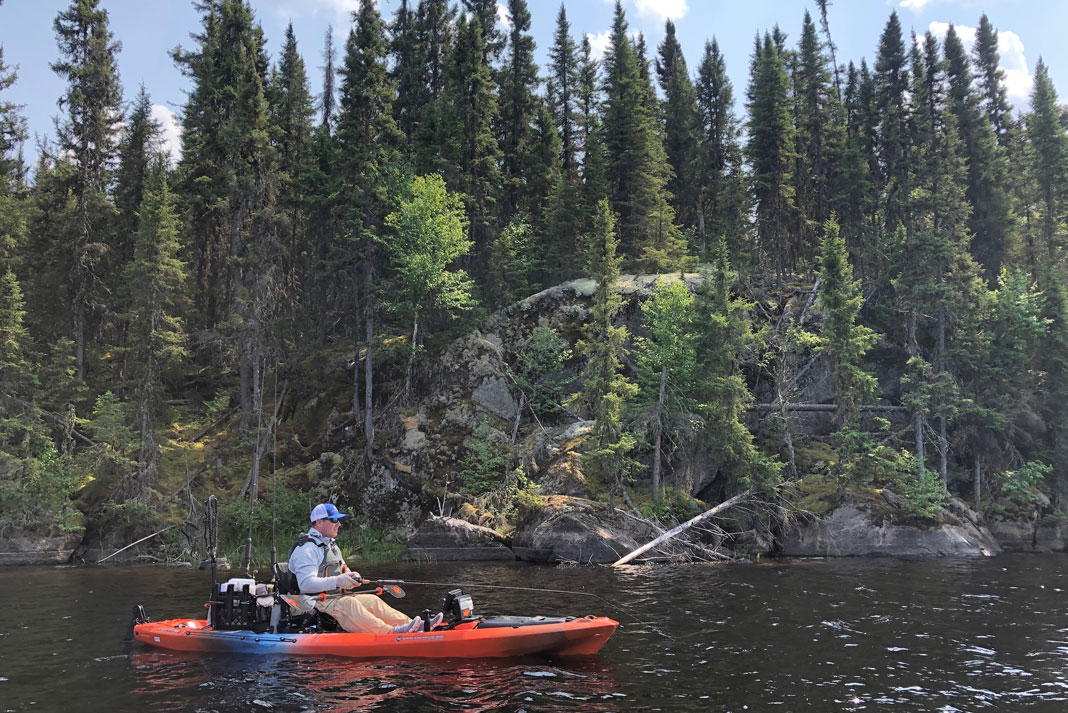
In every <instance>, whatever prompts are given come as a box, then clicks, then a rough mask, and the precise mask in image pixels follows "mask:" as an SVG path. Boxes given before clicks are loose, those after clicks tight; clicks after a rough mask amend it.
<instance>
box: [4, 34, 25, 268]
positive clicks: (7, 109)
mask: <svg viewBox="0 0 1068 713" xmlns="http://www.w3.org/2000/svg"><path fill="white" fill-rule="evenodd" d="M16 78H17V75H16V73H15V71H14V70H13V69H11V68H9V67H8V66H7V65H5V64H4V48H3V47H0V93H2V92H3V91H4V90H5V89H7V88H9V87H10V86H11V85H12V84H14V83H15V80H16ZM19 109H20V107H19V106H18V105H16V104H13V103H11V102H8V101H5V100H4V99H3V95H2V94H0V263H2V264H4V265H6V266H8V267H9V268H10V266H11V265H13V264H14V262H15V250H16V248H19V247H21V245H22V241H23V239H24V236H25V232H26V215H25V206H24V201H25V196H24V195H23V193H24V186H23V176H22V173H23V169H22V160H21V158H20V155H19V153H18V150H19V147H20V146H21V144H22V142H23V141H25V140H26V121H25V119H23V118H22V116H21V115H20V114H19Z"/></svg>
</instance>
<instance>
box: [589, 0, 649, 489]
mask: <svg viewBox="0 0 1068 713" xmlns="http://www.w3.org/2000/svg"><path fill="white" fill-rule="evenodd" d="M616 7H617V9H618V7H619V6H618V5H617V6H616ZM617 246H618V241H617V239H616V233H615V220H614V219H613V216H612V209H611V208H610V207H609V204H608V201H607V200H601V201H600V203H598V205H597V214H596V218H595V221H594V229H593V231H592V232H591V233H590V234H589V235H588V237H587V244H586V246H585V248H586V260H587V271H588V274H589V275H590V277H591V278H592V279H593V280H595V281H596V282H597V290H596V291H595V292H594V295H593V306H592V308H591V310H590V322H589V324H588V325H587V326H586V328H585V331H584V334H583V338H582V340H581V341H580V342H579V343H578V345H577V346H576V348H575V351H576V353H577V354H579V355H581V356H585V357H586V358H587V362H586V368H585V369H584V370H583V372H582V389H581V391H580V392H579V394H578V396H577V400H578V401H579V403H581V404H582V405H583V406H585V408H586V410H587V412H588V413H589V414H590V416H592V417H593V419H594V424H593V430H592V431H591V432H590V435H589V437H588V439H589V444H590V445H588V446H587V448H586V453H585V455H584V456H583V457H582V468H583V470H584V471H585V472H586V473H587V475H588V477H589V478H590V480H591V482H592V483H594V484H595V485H596V486H597V487H599V488H603V489H605V490H607V491H608V503H609V507H610V508H614V507H615V496H616V493H617V492H619V491H620V490H621V489H622V486H623V483H624V482H625V481H626V479H627V478H628V477H629V474H630V471H631V469H632V462H631V460H630V458H629V457H628V453H630V451H631V450H632V449H633V448H634V437H633V436H632V435H630V434H629V433H626V432H625V431H624V429H623V407H624V405H625V404H626V402H627V400H628V399H630V398H632V397H633V396H634V394H635V393H636V392H637V387H636V386H635V385H634V383H633V382H631V381H629V380H628V379H627V378H626V377H625V376H624V375H623V373H622V368H623V358H624V357H625V355H626V341H627V336H628V332H627V328H626V327H624V326H616V323H615V322H616V316H617V314H618V313H619V308H620V305H621V301H622V300H621V298H620V296H619V293H618V292H617V291H616V287H615V285H616V280H617V279H618V278H619V267H620V264H621V263H622V258H620V257H619V256H618V254H617V252H616V249H617Z"/></svg>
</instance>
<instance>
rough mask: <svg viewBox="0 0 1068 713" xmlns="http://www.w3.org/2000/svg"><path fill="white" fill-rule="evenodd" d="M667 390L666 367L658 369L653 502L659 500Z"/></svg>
mask: <svg viewBox="0 0 1068 713" xmlns="http://www.w3.org/2000/svg"><path fill="white" fill-rule="evenodd" d="M666 388H667V367H663V368H661V369H660V397H659V398H658V399H657V402H656V435H655V436H654V445H653V500H659V499H660V467H661V466H660V459H661V455H660V446H661V442H662V440H663V437H664V391H665V390H666Z"/></svg>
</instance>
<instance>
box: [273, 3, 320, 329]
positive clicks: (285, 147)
mask: <svg viewBox="0 0 1068 713" xmlns="http://www.w3.org/2000/svg"><path fill="white" fill-rule="evenodd" d="M267 98H268V101H269V105H270V122H271V144H272V145H273V147H274V154H275V160H276V161H277V171H276V179H275V180H276V181H277V182H278V186H279V187H280V189H281V195H280V200H279V206H278V207H279V213H278V222H279V225H278V231H279V234H280V236H281V241H282V248H283V250H284V256H285V264H284V265H283V271H284V273H285V281H286V284H287V285H288V286H290V289H295V285H296V284H297V283H298V281H299V277H298V271H299V269H300V267H301V266H302V265H303V264H305V262H306V260H305V259H304V256H303V255H302V253H303V252H304V250H305V246H306V239H305V231H306V225H305V220H306V218H305V215H304V213H303V210H302V205H303V203H304V201H303V200H302V197H301V193H302V192H303V189H304V186H303V184H302V183H301V171H302V169H303V163H304V161H305V159H306V156H307V153H308V146H309V144H310V142H311V132H312V117H313V116H314V115H315V107H314V104H313V101H312V95H311V89H310V88H309V86H308V75H307V73H306V72H305V70H304V60H303V59H302V58H301V56H300V54H299V53H298V51H297V39H296V36H295V35H294V33H293V24H292V23H290V24H289V25H288V26H287V27H286V32H285V40H284V41H283V44H282V56H281V57H280V58H279V60H278V64H277V65H276V66H275V67H274V69H273V70H272V71H271V79H270V83H269V85H268V87H267ZM287 311H291V310H290V309H288V308H287Z"/></svg>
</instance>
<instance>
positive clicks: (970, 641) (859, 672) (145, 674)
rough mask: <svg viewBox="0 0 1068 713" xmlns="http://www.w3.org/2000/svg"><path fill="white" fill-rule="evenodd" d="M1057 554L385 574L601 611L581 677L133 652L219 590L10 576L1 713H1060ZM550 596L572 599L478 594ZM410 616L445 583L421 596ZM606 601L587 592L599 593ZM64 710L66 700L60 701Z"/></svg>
mask: <svg viewBox="0 0 1068 713" xmlns="http://www.w3.org/2000/svg"><path fill="white" fill-rule="evenodd" d="M1065 563H1068V559H1065V558H1063V557H1059V556H1002V557H999V558H996V559H993V560H981V561H932V562H923V561H919V562H917V561H911V562H910V561H897V560H826V561H824V560H808V561H795V562H772V563H764V564H760V565H739V566H704V565H702V566H691V567H679V568H644V567H639V568H632V569H627V570H624V571H620V572H616V571H612V570H607V569H575V568H555V569H553V568H538V567H528V566H521V565H496V564H486V565H459V564H458V565H437V566H431V565H391V566H388V567H383V568H381V571H376V572H374V573H373V574H376V575H380V576H390V577H399V578H402V579H409V580H429V581H436V582H456V583H458V584H464V585H465V586H466V588H467V589H468V591H470V592H472V593H474V595H475V604H476V609H478V610H479V611H481V612H482V613H485V614H545V615H564V614H574V615H580V616H581V615H585V614H605V615H608V616H612V617H613V618H616V619H618V620H619V621H620V622H622V624H623V626H622V628H621V629H620V630H619V631H618V632H617V633H616V635H615V637H613V639H612V640H611V641H609V642H608V644H607V646H606V647H605V648H604V649H603V651H602V652H601V654H600V655H598V656H595V657H591V658H586V659H557V660H549V659H544V658H533V659H525V660H505V661H495V660H490V661H469V660H451V661H441V660H433V661H421V660H401V661H386V660H348V659H340V658H284V657H256V656H222V655H203V654H179V653H170V652H165V651H156V650H151V649H148V648H145V647H143V646H141V645H140V644H133V645H130V644H125V643H124V642H123V634H124V633H125V631H126V629H127V627H128V624H129V618H130V607H131V605H132V604H134V603H137V602H143V603H144V604H145V606H146V608H147V609H148V612H149V614H150V615H153V616H157V617H161V618H163V617H171V616H187V615H192V614H195V613H197V612H203V600H204V597H205V595H206V593H207V579H208V578H207V575H205V574H204V573H201V572H188V571H174V570H161V569H150V568H140V569H134V568H128V569H107V568H66V569H63V568H61V569H35V570H0V596H2V597H3V600H4V602H5V603H7V606H5V607H2V608H0V713H3V711H9V710H10V711H63V712H64V713H70V712H72V711H73V712H74V713H81V712H82V711H85V712H88V713H91V712H95V711H101V712H105V711H106V712H107V713H126V712H130V713H133V712H134V711H137V712H138V713H140V712H141V711H167V712H168V713H178V712H180V711H203V712H204V713H208V712H209V711H215V712H217V713H231V712H237V711H242V712H244V711H260V712H262V711H293V712H298V711H300V712H303V711H308V712H310V711H316V712H319V711H334V712H338V713H340V712H343V711H345V712H347V711H353V710H359V711H383V712H407V711H444V710H453V709H459V710H467V711H510V712H513V713H514V712H515V711H526V712H527V713H534V711H577V710H581V711H632V710H634V711H637V710H640V711H652V710H661V711H694V710H700V711H716V712H726V711H732V712H740V711H745V710H748V711H766V710H772V711H813V712H815V713H831V712H832V711H833V712H834V713H839V712H842V711H888V710H890V711H909V712H912V711H915V712H920V711H924V712H926V711H946V712H947V713H948V712H950V711H983V710H991V711H995V710H996V711H1050V712H1054V711H1056V712H1057V713H1062V711H1065V710H1068V679H1066V678H1065V676H1064V671H1065V663H1066V661H1068V605H1066V602H1065V590H1068V578H1066V577H1065V575H1064V571H1065V566H1064V565H1065ZM479 584H494V585H505V586H518V587H541V588H546V589H556V590H566V591H568V592H571V594H560V593H544V592H532V591H511V590H493V589H480V588H479V587H478V585H479ZM407 589H408V597H407V598H406V599H405V600H403V601H402V602H399V604H400V605H401V608H402V609H404V610H405V611H406V612H408V613H409V614H417V613H419V612H420V611H422V609H424V608H428V607H429V608H435V607H436V606H437V605H438V604H439V603H440V597H441V596H442V595H443V594H444V591H445V589H446V587H445V586H437V587H430V586H427V587H423V586H409V587H408V588H407ZM587 595H593V596H587ZM57 692H58V693H59V695H57Z"/></svg>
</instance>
